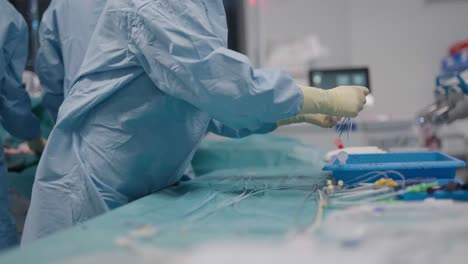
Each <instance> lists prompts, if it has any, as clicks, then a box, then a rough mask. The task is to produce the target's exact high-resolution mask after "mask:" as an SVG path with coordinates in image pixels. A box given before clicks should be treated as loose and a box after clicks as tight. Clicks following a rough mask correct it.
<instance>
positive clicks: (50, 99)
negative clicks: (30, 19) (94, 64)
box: [36, 0, 107, 121]
mask: <svg viewBox="0 0 468 264" xmlns="http://www.w3.org/2000/svg"><path fill="white" fill-rule="evenodd" d="M106 1H107V0H80V1H76V0H53V1H52V2H51V3H50V5H49V7H48V8H47V10H46V12H45V13H44V14H43V16H42V21H41V25H40V28H39V40H40V48H39V50H38V52H37V58H36V71H37V74H38V76H39V79H40V80H41V87H42V91H43V97H42V103H43V105H44V107H45V108H46V109H47V110H48V111H49V113H50V114H51V116H52V118H53V120H54V121H55V120H56V119H57V113H58V110H59V108H60V105H62V103H63V100H64V98H65V97H66V95H67V94H68V91H69V90H70V87H71V85H72V81H73V79H74V78H75V77H76V75H77V73H78V70H79V69H80V66H81V63H82V62H83V59H84V56H85V54H86V50H87V49H88V44H89V41H90V39H91V35H92V34H93V32H94V28H95V26H96V23H97V21H98V19H99V16H100V15H101V12H102V10H103V9H104V5H105V4H106Z"/></svg>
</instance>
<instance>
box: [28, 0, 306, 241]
mask: <svg viewBox="0 0 468 264" xmlns="http://www.w3.org/2000/svg"><path fill="white" fill-rule="evenodd" d="M226 43H227V25H226V16H225V12H224V8H223V4H222V0H190V1H189V0H158V1H148V0H144V1H143V0H122V1H108V2H107V4H106V6H105V8H104V10H103V13H102V15H101V17H100V19H99V21H98V23H97V25H96V30H95V31H94V33H93V36H92V37H91V41H90V45H89V47H88V50H87V52H86V56H85V59H84V61H83V63H82V65H81V68H80V71H79V74H78V75H79V76H78V78H77V79H76V81H75V82H74V84H73V85H72V87H71V89H70V91H69V93H68V96H67V98H66V99H65V101H64V102H63V104H62V106H61V108H60V110H59V114H58V121H57V124H56V126H55V128H54V130H53V131H52V133H51V135H50V137H49V141H48V144H47V147H46V149H45V152H44V154H43V158H42V159H41V161H40V163H39V166H38V170H37V174H36V179H35V183H34V187H33V194H32V201H31V206H30V209H29V212H28V216H27V219H26V226H25V231H24V236H23V242H24V243H27V242H29V241H31V240H34V239H37V238H39V237H43V236H45V235H47V234H50V233H53V232H55V231H57V230H61V229H63V228H66V227H69V226H71V225H73V224H75V223H78V222H82V221H85V220H87V219H90V218H92V217H94V216H97V215H99V214H101V213H104V212H106V211H107V210H109V209H112V208H116V207H118V206H121V205H124V204H126V203H128V202H129V201H132V200H135V199H138V198H140V197H143V196H145V195H148V194H150V193H152V192H156V191H158V190H161V189H163V188H165V187H168V186H170V185H172V184H174V183H175V182H177V181H178V180H179V179H180V177H181V176H182V174H183V172H184V171H185V169H186V168H187V166H188V164H189V162H190V160H191V159H192V157H193V154H194V152H195V150H196V149H197V147H198V145H199V143H200V141H201V140H202V139H203V137H204V135H205V133H206V132H207V131H208V128H209V127H210V128H211V129H213V130H215V131H216V132H218V133H220V134H225V135H228V136H232V137H242V136H247V135H250V134H252V133H266V132H269V131H272V130H273V129H275V128H276V125H275V124H276V122H277V121H278V120H280V119H284V118H289V117H292V116H294V115H296V114H298V113H299V112H300V108H301V106H302V103H303V96H302V93H301V92H300V89H299V87H298V86H297V85H296V84H295V82H294V81H293V80H292V79H291V78H290V76H289V75H287V74H286V73H284V72H282V71H279V70H273V69H255V68H253V67H252V64H251V62H250V61H249V60H248V58H247V57H245V56H243V55H241V54H239V53H236V52H234V51H231V50H229V49H227V44H226Z"/></svg>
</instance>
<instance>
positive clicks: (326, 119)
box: [278, 114, 338, 128]
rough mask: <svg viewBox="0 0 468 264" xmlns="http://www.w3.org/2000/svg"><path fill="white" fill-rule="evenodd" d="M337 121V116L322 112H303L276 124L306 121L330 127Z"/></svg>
mask: <svg viewBox="0 0 468 264" xmlns="http://www.w3.org/2000/svg"><path fill="white" fill-rule="evenodd" d="M337 122H338V118H337V117H334V116H329V115H322V114H305V115H297V116H293V117H291V118H287V119H284V120H281V121H279V122H278V126H286V125H291V124H299V123H308V124H311V125H316V126H319V127H323V128H332V127H334V126H335V125H336V123H337Z"/></svg>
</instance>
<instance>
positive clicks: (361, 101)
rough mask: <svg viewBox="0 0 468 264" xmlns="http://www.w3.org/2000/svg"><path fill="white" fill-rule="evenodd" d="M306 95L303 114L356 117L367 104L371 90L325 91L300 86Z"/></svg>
mask: <svg viewBox="0 0 468 264" xmlns="http://www.w3.org/2000/svg"><path fill="white" fill-rule="evenodd" d="M300 88H301V89H302V93H303V94H304V104H303V106H302V111H301V114H325V115H330V116H340V117H356V116H357V115H358V114H359V112H361V111H362V109H363V108H364V105H365V104H366V96H367V95H368V94H369V89H367V88H366V87H362V86H338V87H336V88H334V89H330V90H323V89H319V88H314V87H307V86H300Z"/></svg>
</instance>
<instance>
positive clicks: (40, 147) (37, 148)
mask: <svg viewBox="0 0 468 264" xmlns="http://www.w3.org/2000/svg"><path fill="white" fill-rule="evenodd" d="M46 144H47V141H46V140H45V139H43V138H36V139H32V140H30V141H28V145H29V148H30V149H31V150H32V151H33V152H34V153H35V154H36V155H40V154H42V152H43V151H44V148H45V146H46Z"/></svg>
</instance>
